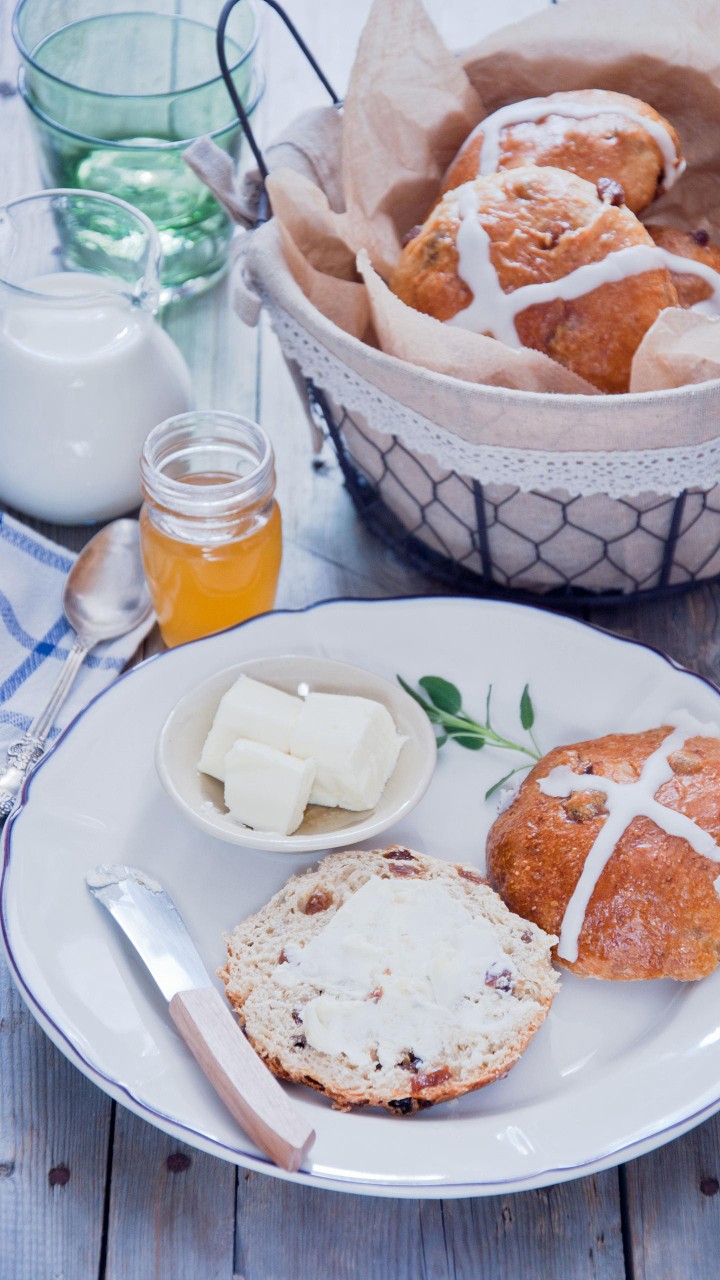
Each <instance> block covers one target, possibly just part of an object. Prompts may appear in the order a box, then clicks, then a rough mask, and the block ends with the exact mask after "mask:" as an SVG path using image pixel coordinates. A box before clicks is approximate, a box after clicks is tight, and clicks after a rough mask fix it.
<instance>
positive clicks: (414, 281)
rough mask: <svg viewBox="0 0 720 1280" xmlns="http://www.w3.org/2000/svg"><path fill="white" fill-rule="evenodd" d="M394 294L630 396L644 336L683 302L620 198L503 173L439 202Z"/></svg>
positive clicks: (546, 172)
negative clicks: (635, 360) (541, 354)
mask: <svg viewBox="0 0 720 1280" xmlns="http://www.w3.org/2000/svg"><path fill="white" fill-rule="evenodd" d="M390 287H391V289H392V290H393V292H394V293H395V294H397V296H398V297H399V298H400V299H401V300H402V301H403V302H405V303H406V304H407V305H408V306H411V307H414V308H415V309H416V310H417V311H422V312H425V313H426V314H428V315H431V316H434V317H435V318H436V319H438V320H441V321H444V322H446V323H448V324H453V325H459V326H461V327H462V328H466V329H471V330H474V331H475V332H477V333H483V334H489V335H490V336H491V337H495V338H498V339H500V341H502V342H505V343H506V344H507V345H509V346H515V347H519V346H524V347H533V348H535V349H536V350H538V351H543V352H545V353H546V355H548V356H550V357H552V359H554V360H557V361H558V363H559V364H562V365H565V367H566V368H568V369H572V370H573V372H575V373H577V374H579V375H580V376H581V377H582V378H585V379H586V380H587V381H588V382H591V383H592V384H593V385H594V386H596V387H598V388H599V389H600V390H601V391H605V392H623V391H627V389H628V385H629V380H630V369H631V364H632V358H633V355H634V353H635V351H636V349H637V347H638V346H639V344H640V341H641V339H642V337H643V335H644V334H645V333H646V332H647V330H648V329H649V328H650V326H651V325H652V324H653V323H654V321H655V320H656V319H657V317H658V316H659V314H660V312H661V311H663V309H664V308H665V307H672V306H677V303H678V295H677V291H676V289H675V286H674V285H673V283H672V280H671V278H670V272H669V270H668V268H667V266H666V264H665V260H664V257H663V251H662V250H660V249H658V248H656V247H655V246H654V244H653V241H652V239H651V237H650V235H649V234H648V232H647V231H646V230H645V228H644V227H643V226H642V224H641V223H640V222H639V221H638V219H637V218H636V217H635V215H634V214H633V213H632V212H631V211H630V209H628V208H626V207H625V206H624V205H622V204H619V205H618V204H615V203H614V202H613V199H612V196H611V195H610V196H608V193H607V191H606V190H605V189H604V188H603V187H602V185H601V187H600V191H598V189H597V188H596V187H595V186H593V185H592V183H590V182H587V181H585V179H583V178H578V177H576V176H575V175H574V174H571V173H568V172H566V171H565V170H562V169H555V168H549V167H548V168H538V167H525V168H513V169H505V170H503V171H502V172H499V173H493V174H488V175H487V176H486V177H480V178H475V179H474V180H473V181H472V182H467V183H465V184H464V185H463V186H461V187H459V188H457V189H456V190H453V191H449V192H447V193H446V194H445V196H443V198H442V199H441V200H440V202H439V203H438V204H437V205H436V206H435V208H434V209H433V211H432V213H431V214H430V216H429V217H428V219H427V221H426V222H425V224H424V226H422V227H421V228H419V229H418V231H417V233H416V234H414V235H413V236H412V238H411V239H410V240H409V241H408V243H407V244H406V245H405V248H404V249H403V252H402V254H401V257H400V259H399V261H398V263H397V265H396V267H395V269H394V271H393V273H392V276H391V279H390Z"/></svg>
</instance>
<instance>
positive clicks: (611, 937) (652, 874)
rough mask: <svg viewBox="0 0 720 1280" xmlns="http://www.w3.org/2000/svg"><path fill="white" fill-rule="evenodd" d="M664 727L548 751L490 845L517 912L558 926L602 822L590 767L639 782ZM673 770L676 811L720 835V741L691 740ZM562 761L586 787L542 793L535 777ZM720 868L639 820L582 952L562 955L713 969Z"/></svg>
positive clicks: (644, 974) (646, 967)
mask: <svg viewBox="0 0 720 1280" xmlns="http://www.w3.org/2000/svg"><path fill="white" fill-rule="evenodd" d="M670 732H671V729H670V728H669V727H667V726H664V727H660V728H657V729H648V730H646V731H645V732H643V733H636V734H618V733H616V734H609V735H608V736H607V737H604V738H596V739H594V740H590V741H587V742H579V743H575V744H574V745H572V746H566V747H558V748H556V750H554V751H551V752H549V754H548V755H546V756H544V757H543V759H542V760H541V761H540V763H539V764H537V765H536V766H535V768H534V769H533V770H532V772H531V773H530V774H529V776H528V777H527V779H526V780H525V782H524V783H523V785H522V787H521V788H520V791H519V793H518V795H517V797H516V799H515V800H514V802H513V804H512V805H511V806H510V807H509V808H508V809H507V810H506V811H505V812H504V813H502V814H501V815H500V816H499V817H498V818H497V820H496V821H495V823H494V825H493V827H492V829H491V831H490V834H489V837H488V844H487V858H488V876H489V879H490V883H491V884H492V885H493V886H494V888H495V889H497V891H498V893H499V894H500V895H501V897H502V898H503V900H504V901H505V902H506V903H507V904H508V906H509V907H510V909H511V910H512V911H516V912H518V913H519V914H522V915H526V916H527V917H528V919H530V920H533V921H534V922H535V923H536V924H539V925H540V927H541V928H543V929H546V930H547V931H548V932H551V933H555V934H558V935H559V933H560V929H561V926H562V920H563V916H564V913H565V909H566V907H567V904H568V902H569V900H570V897H571V895H572V893H573V891H574V889H575V886H576V884H577V881H578V879H579V877H580V874H581V872H582V868H583V866H584V864H585V860H586V858H587V855H588V853H589V852H590V849H591V847H592V845H593V843H594V841H595V839H596V837H597V835H598V833H599V832H600V830H601V829H602V825H603V822H604V812H605V811H604V796H603V795H602V793H601V792H598V791H595V792H593V789H592V775H593V774H596V775H597V774H602V775H604V776H606V777H608V778H612V779H614V780H615V781H618V782H623V781H625V782H627V781H631V782H634V781H635V780H636V779H637V778H638V777H639V775H640V772H641V770H642V766H643V764H644V763H645V761H646V760H647V758H648V756H649V755H650V754H651V753H652V752H653V751H655V750H656V749H657V748H658V747H659V746H660V744H661V743H662V741H663V740H664V738H665V737H666V736H667V735H668V734H669V733H670ZM670 763H671V765H672V767H673V771H674V772H673V777H672V778H671V780H670V781H669V782H667V783H665V784H664V785H663V786H662V787H661V788H660V790H659V791H658V793H657V797H656V798H657V799H658V800H659V801H660V802H661V803H662V804H664V805H667V806H668V807H669V808H671V809H676V810H677V811H678V812H679V813H684V814H686V815H687V816H688V817H690V818H692V819H693V820H694V821H695V822H696V823H697V824H698V826H700V827H702V829H703V830H704V831H707V832H709V833H710V834H711V835H712V836H713V837H714V839H715V840H716V841H717V840H719V839H720V741H718V740H717V739H716V738H690V739H688V741H687V742H686V743H685V744H684V746H683V747H682V749H681V750H680V751H678V752H676V753H675V754H674V755H673V756H671V757H670ZM556 765H569V767H570V768H571V769H572V771H573V772H574V773H578V774H582V773H586V774H587V784H588V785H587V791H584V792H579V793H576V794H574V795H573V796H571V797H570V798H569V799H558V798H555V797H552V796H547V795H545V794H544V793H543V792H542V791H541V790H540V788H539V786H538V782H539V781H540V779H541V778H544V777H547V775H548V774H549V773H550V771H551V770H552V769H554V768H555V766H556ZM719 871H720V868H719V867H718V865H717V864H716V863H715V862H712V861H711V860H710V859H708V858H705V857H703V856H702V855H700V854H697V853H695V852H694V851H693V849H692V848H691V847H690V845H689V844H688V843H687V841H686V840H684V839H681V838H679V837H676V836H669V835H667V833H666V832H664V831H662V830H661V829H660V828H659V827H657V826H656V825H655V823H654V822H652V821H651V820H650V819H648V818H636V819H635V820H634V821H633V822H632V823H631V825H630V826H629V827H628V828H627V830H626V831H625V833H624V835H623V836H622V837H621V839H620V840H619V841H618V844H617V846H616V848H615V851H614V852H613V854H612V855H611V857H610V859H609V861H608V863H607V865H606V867H605V869H604V871H603V872H602V874H601V876H600V878H599V880H598V883H597V885H596V886H595V891H594V892H593V895H592V897H591V899H590V903H589V906H588V910H587V912H586V915H585V921H584V924H583V927H582V930H581V932H580V938H579V947H578V958H577V961H576V962H575V963H574V964H568V963H567V962H566V961H563V960H562V959H561V958H560V957H557V959H558V962H559V963H560V964H563V965H564V966H565V967H566V968H568V969H570V970H572V972H574V973H577V974H580V975H581V976H583V977H591V978H609V979H615V980H622V981H628V980H633V979H643V978H676V979H679V980H680V981H694V980H696V979H698V978H704V977H705V976H706V975H707V974H709V973H712V972H713V970H714V969H715V968H717V965H718V954H719V953H720V897H719V896H718V894H717V892H716V890H715V887H714V882H715V879H716V878H717V876H718V872H719Z"/></svg>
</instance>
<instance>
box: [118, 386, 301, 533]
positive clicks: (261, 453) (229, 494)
mask: <svg viewBox="0 0 720 1280" xmlns="http://www.w3.org/2000/svg"><path fill="white" fill-rule="evenodd" d="M219 447H225V448H226V449H228V450H229V451H231V452H232V451H237V452H239V451H240V450H242V452H243V454H244V455H245V457H247V455H248V452H249V453H250V454H251V455H253V454H254V465H252V466H251V467H250V469H249V470H248V471H247V472H246V473H245V474H244V475H237V476H233V477H232V478H231V479H229V480H221V481H212V482H211V483H208V484H202V483H200V484H195V483H193V484H188V483H187V480H186V479H181V480H176V479H175V478H174V477H173V476H170V475H167V473H166V471H165V468H166V467H167V466H169V465H170V464H171V463H172V462H173V461H177V460H178V459H179V458H180V457H182V455H183V454H185V455H186V456H188V457H190V456H192V455H193V454H194V455H195V458H196V460H197V457H198V456H199V455H200V453H201V452H202V451H203V449H204V450H206V451H208V452H209V451H210V450H212V449H213V448H215V449H217V448H219ZM205 472H206V474H208V473H209V474H212V460H210V462H209V464H208V466H207V467H206V468H205ZM140 474H141V478H142V485H143V490H144V493H145V496H146V497H147V498H148V499H149V500H150V501H152V502H154V503H156V504H158V505H159V506H162V507H164V508H166V509H167V510H169V511H172V512H173V513H176V514H177V515H181V516H190V517H196V518H198V519H222V518H223V517H227V516H229V515H232V514H233V513H234V512H237V511H239V510H242V509H244V508H246V507H249V506H253V505H255V504H256V503H259V502H263V501H267V500H268V499H269V498H271V497H272V495H273V493H274V492H275V453H274V450H273V447H272V443H271V441H270V437H269V436H268V435H267V433H266V432H265V431H263V429H262V427H261V426H259V424H258V423H257V422H253V421H252V420H251V419H250V418H244V417H242V416H241V415H240V414H236V413H229V412H227V411H225V410H220V409H199V410H193V411H191V412H189V413H180V414H176V415H175V416H174V417H172V418H167V419H166V420H165V421H164V422H161V423H159V424H158V425H157V426H156V427H153V429H152V431H151V432H150V434H149V435H148V437H147V439H146V440H145V444H144V445H143V450H142V454H141V458H140ZM197 474H199V475H201V474H203V472H202V470H199V471H198V472H197ZM215 474H218V473H217V472H216V473H215Z"/></svg>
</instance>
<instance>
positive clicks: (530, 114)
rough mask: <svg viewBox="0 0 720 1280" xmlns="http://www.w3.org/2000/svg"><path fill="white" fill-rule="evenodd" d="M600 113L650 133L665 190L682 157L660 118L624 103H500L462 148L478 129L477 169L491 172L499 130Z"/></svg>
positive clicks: (497, 153) (679, 170)
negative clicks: (659, 162) (655, 118)
mask: <svg viewBox="0 0 720 1280" xmlns="http://www.w3.org/2000/svg"><path fill="white" fill-rule="evenodd" d="M604 115H614V116H623V117H624V118H625V119H627V120H632V121H634V123H635V124H637V125H639V126H640V128H641V129H644V130H645V132H646V133H648V134H649V135H650V137H651V138H652V139H653V141H654V142H655V143H656V145H657V147H658V149H659V151H660V154H661V155H662V158H663V166H664V174H663V189H664V190H665V191H669V190H670V188H671V187H672V186H674V184H675V183H676V182H677V180H678V178H679V177H680V176H681V174H683V173H684V172H685V161H684V160H680V158H679V157H678V153H677V149H676V147H675V143H674V142H673V140H672V137H671V135H670V133H669V132H668V130H667V129H666V128H665V125H664V124H662V123H661V121H659V120H653V119H652V118H651V117H649V116H644V115H642V114H641V113H640V112H639V111H634V110H633V108H632V107H628V106H626V105H625V104H624V103H617V102H613V103H608V102H605V103H602V102H597V103H595V102H593V103H589V102H578V101H567V100H566V101H564V102H549V101H548V99H547V98H526V99H525V101H524V102H511V103H510V104H509V105H508V106H507V107H500V109H499V111H494V112H493V113H492V115H490V116H486V117H485V119H484V120H481V121H480V123H479V125H477V126H476V128H475V129H473V131H472V133H471V134H470V137H469V138H468V140H467V142H466V143H465V146H464V147H463V151H465V150H466V148H467V147H468V146H469V145H470V143H471V142H472V140H473V138H475V137H477V135H478V133H482V135H483V140H482V143H481V146H480V154H479V156H478V172H479V173H482V174H484V173H495V171H496V170H497V168H498V165H499V163H500V134H501V132H502V130H503V129H507V128H509V127H510V126H511V125H514V124H529V123H531V122H535V121H538V120H545V119H547V118H548V117H550V116H563V117H565V118H566V119H567V118H569V119H571V120H590V119H592V118H593V117H594V116H604ZM461 154H462V153H461Z"/></svg>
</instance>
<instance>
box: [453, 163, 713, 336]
mask: <svg viewBox="0 0 720 1280" xmlns="http://www.w3.org/2000/svg"><path fill="white" fill-rule="evenodd" d="M477 199H478V197H477V192H476V190H475V188H474V186H473V184H472V183H471V182H466V183H464V184H463V185H462V186H461V187H458V189H457V209H458V214H459V217H460V226H459V227H458V232H457V237H456V248H457V253H458V265H457V273H458V276H459V277H460V279H461V280H462V281H463V282H464V283H465V284H466V285H467V286H468V288H469V289H470V290H471V292H472V295H473V296H472V300H471V302H470V303H469V304H468V305H467V307H464V308H463V310H462V311H458V312H457V314H456V315H454V316H452V317H451V318H450V319H449V320H446V321H445V324H449V325H454V326H456V327H457V328H459V329H470V330H472V332H473V333H489V334H491V335H492V337H493V338H497V339H499V340H500V341H501V342H504V343H505V344H506V346H508V347H519V346H520V345H521V343H520V338H519V337H518V332H517V327H516V325H515V318H516V316H517V315H519V313H520V312H521V311H525V310H526V308H527V307H533V306H536V305H537V304H538V303H544V302H554V301H555V300H556V299H558V298H563V299H564V300H565V301H566V302H570V301H572V300H574V299H576V298H581V297H583V296H584V295H585V294H587V293H592V291H593V290H594V289H599V288H600V287H601V285H604V284H610V283H611V282H612V281H617V280H625V279H627V278H628V277H629V276H635V275H640V274H641V273H642V272H645V271H659V270H663V269H665V268H666V269H667V270H668V271H675V272H677V273H678V274H679V275H694V276H699V277H700V278H701V279H702V280H705V281H706V283H707V284H709V285H710V287H711V289H712V295H711V297H710V298H707V299H706V300H705V301H703V302H696V303H695V305H694V307H692V310H693V311H699V312H702V313H703V314H704V315H717V314H718V313H720V273H718V272H717V271H714V270H713V268H712V267H709V266H708V265H707V263H704V262H696V261H695V259H694V258H684V257H682V256H681V255H680V254H677V253H669V252H668V250H667V249H661V248H660V247H659V245H654V244H632V245H628V246H626V248H624V249H616V250H615V252H614V253H608V254H606V255H605V257H604V258H601V259H600V260H599V261H598V262H587V263H585V265H584V266H582V267H576V268H575V270H574V271H569V272H568V274H567V275H566V276H560V277H559V279H557V280H544V281H542V282H541V283H539V284H525V285H520V286H519V288H517V289H513V290H511V292H510V293H505V291H504V289H503V288H502V285H501V284H500V280H499V279H498V274H497V270H496V268H495V266H494V264H493V261H492V257H491V253H490V250H491V240H490V237H489V235H488V233H487V231H486V230H485V228H484V227H483V225H482V223H481V221H480V218H479V216H478V207H477Z"/></svg>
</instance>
